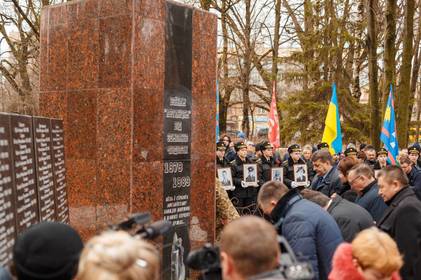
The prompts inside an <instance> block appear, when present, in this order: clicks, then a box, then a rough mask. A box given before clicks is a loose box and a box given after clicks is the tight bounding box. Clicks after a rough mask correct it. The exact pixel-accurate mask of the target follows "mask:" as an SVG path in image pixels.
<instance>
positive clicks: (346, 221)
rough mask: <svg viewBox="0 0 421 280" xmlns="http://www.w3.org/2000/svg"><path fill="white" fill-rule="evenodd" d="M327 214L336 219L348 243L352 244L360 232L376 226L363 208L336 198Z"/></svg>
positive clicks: (338, 197)
mask: <svg viewBox="0 0 421 280" xmlns="http://www.w3.org/2000/svg"><path fill="white" fill-rule="evenodd" d="M327 212H329V214H330V215H332V217H333V218H334V219H335V221H336V223H337V224H338V226H339V229H340V230H341V233H342V237H343V238H344V240H345V241H346V242H351V241H352V240H353V239H354V237H355V235H356V234H357V233H359V232H360V231H362V230H364V229H366V228H369V227H372V226H374V221H373V218H372V217H371V215H370V213H368V212H367V210H365V209H364V208H362V207H361V206H359V205H357V204H355V203H352V202H349V201H348V200H345V199H342V198H341V197H340V196H336V197H335V198H333V199H332V202H331V203H330V205H329V207H328V209H327Z"/></svg>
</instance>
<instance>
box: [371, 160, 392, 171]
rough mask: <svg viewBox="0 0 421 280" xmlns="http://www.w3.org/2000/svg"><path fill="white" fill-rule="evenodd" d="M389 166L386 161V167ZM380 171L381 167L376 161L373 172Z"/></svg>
mask: <svg viewBox="0 0 421 280" xmlns="http://www.w3.org/2000/svg"><path fill="white" fill-rule="evenodd" d="M388 165H390V164H389V163H388V162H387V161H386V166H388ZM380 169H382V167H381V166H380V162H379V161H376V164H375V165H374V170H380Z"/></svg>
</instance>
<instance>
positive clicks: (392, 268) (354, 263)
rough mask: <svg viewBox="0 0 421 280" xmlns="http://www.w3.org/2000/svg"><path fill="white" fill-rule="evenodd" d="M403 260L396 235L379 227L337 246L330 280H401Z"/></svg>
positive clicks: (363, 232) (367, 230) (362, 232)
mask: <svg viewBox="0 0 421 280" xmlns="http://www.w3.org/2000/svg"><path fill="white" fill-rule="evenodd" d="M402 265H403V261H402V257H401V255H400V254H399V250H398V247H397V245H396V243H395V241H393V239H392V238H391V237H390V236H389V235H387V234H386V233H384V232H382V231H380V230H378V229H377V228H375V227H372V228H369V229H366V230H363V231H361V232H360V233H359V234H358V235H357V236H356V237H355V238H354V240H353V241H352V243H342V244H341V245H339V247H338V248H337V249H336V252H335V255H334V256H333V261H332V271H331V272H330V274H329V280H400V279H401V278H400V277H399V269H400V268H401V267H402Z"/></svg>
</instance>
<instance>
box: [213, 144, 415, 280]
mask: <svg viewBox="0 0 421 280" xmlns="http://www.w3.org/2000/svg"><path fill="white" fill-rule="evenodd" d="M216 149H217V151H216V162H217V166H218V169H226V168H229V169H230V170H231V173H232V181H233V185H234V187H231V188H225V190H226V193H227V195H228V197H229V199H230V203H232V205H233V206H234V207H235V208H236V210H237V212H238V213H239V214H240V215H243V214H244V209H248V210H250V209H251V210H252V211H249V212H247V214H250V213H251V214H253V215H255V216H261V217H263V218H265V219H266V220H267V221H269V222H271V223H272V224H273V226H274V227H273V228H274V229H275V230H276V231H277V233H278V234H279V235H282V236H284V237H285V238H286V239H287V241H288V242H289V244H290V245H291V247H292V249H293V251H294V252H295V254H296V255H297V257H298V259H299V260H301V261H305V262H310V263H311V265H312V268H313V271H314V272H315V278H314V279H367V280H371V279H421V201H420V199H421V169H420V151H421V147H420V146H419V145H418V144H415V145H412V146H411V147H409V148H408V149H403V150H402V151H401V152H400V154H399V156H398V159H397V161H398V163H399V165H392V164H390V163H389V161H388V152H387V150H385V149H384V148H382V149H380V150H378V151H376V150H375V149H374V147H373V146H371V145H360V146H359V147H358V148H357V147H356V146H355V145H353V144H350V145H348V146H347V148H346V149H345V152H344V153H343V154H342V153H341V154H334V155H332V154H331V151H330V150H329V145H328V144H327V143H320V144H318V145H317V146H315V147H312V146H311V145H306V146H304V147H303V148H302V149H301V147H300V146H299V145H297V144H293V145H290V146H289V147H288V150H287V153H282V151H281V150H274V148H273V147H272V145H271V144H270V143H269V142H267V141H264V142H261V143H258V144H256V145H254V143H252V142H249V141H238V142H236V143H231V140H230V138H229V137H228V136H223V137H222V138H221V140H220V141H219V142H218V143H217V146H216ZM250 164H254V165H255V166H256V174H257V179H256V181H257V184H256V185H252V186H248V185H245V184H244V181H245V177H244V174H243V173H244V172H247V169H244V168H243V167H244V165H247V166H248V165H250ZM297 166H304V167H305V168H304V169H305V170H306V171H305V173H306V176H305V178H306V179H305V181H306V182H305V183H304V184H303V183H302V182H301V179H300V176H301V175H302V174H297V172H298V171H297V170H298V168H297ZM279 168H282V171H283V172H282V173H283V176H282V178H281V179H279V180H274V177H273V173H274V172H273V170H278V169H279ZM271 174H272V175H271ZM219 211H220V212H223V210H221V209H219ZM217 212H218V209H217ZM223 238H224V234H223V233H222V235H221V239H223ZM230 279H234V278H230ZM243 279H247V277H245V278H243Z"/></svg>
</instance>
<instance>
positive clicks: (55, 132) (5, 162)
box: [0, 113, 69, 266]
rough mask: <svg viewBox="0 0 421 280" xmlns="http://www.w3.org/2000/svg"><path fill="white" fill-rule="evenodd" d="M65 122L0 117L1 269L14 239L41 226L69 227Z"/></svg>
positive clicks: (7, 260) (8, 260) (10, 250)
mask: <svg viewBox="0 0 421 280" xmlns="http://www.w3.org/2000/svg"><path fill="white" fill-rule="evenodd" d="M64 166H65V165H64V144H63V122H62V121H61V120H57V119H48V118H41V117H31V116H24V115H17V114H6V113H0V265H1V266H5V265H7V264H9V263H10V261H11V258H12V255H11V252H12V248H13V244H14V240H15V238H16V236H17V235H18V234H19V233H20V232H22V231H24V230H26V229H27V228H29V227H30V226H32V225H33V224H36V223H38V222H41V221H60V222H64V223H68V222H69V214H68V211H69V210H68V203H67V190H66V175H65V167H64Z"/></svg>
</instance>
